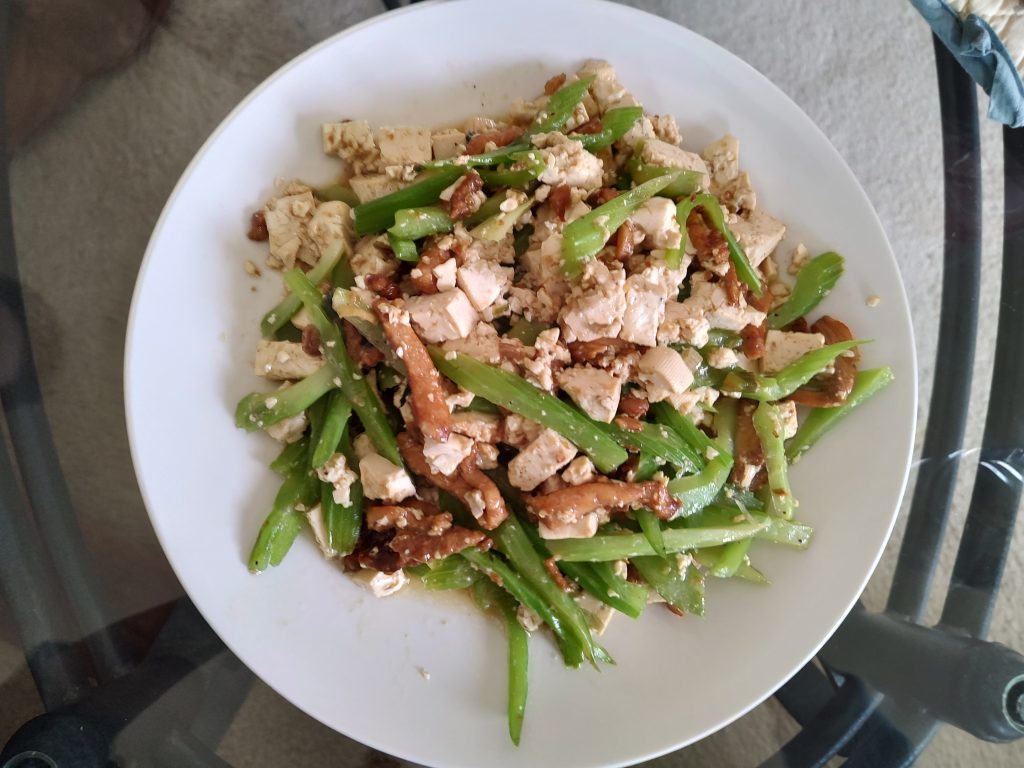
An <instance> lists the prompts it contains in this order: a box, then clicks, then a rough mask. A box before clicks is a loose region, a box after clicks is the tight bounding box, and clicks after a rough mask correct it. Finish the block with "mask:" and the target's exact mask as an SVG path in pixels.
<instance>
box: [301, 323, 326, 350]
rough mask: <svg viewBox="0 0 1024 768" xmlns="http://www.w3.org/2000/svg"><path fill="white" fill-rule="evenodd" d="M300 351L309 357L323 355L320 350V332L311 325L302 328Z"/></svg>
mask: <svg viewBox="0 0 1024 768" xmlns="http://www.w3.org/2000/svg"><path fill="white" fill-rule="evenodd" d="M302 351H303V352H305V353H306V354H307V355H309V356H310V357H323V352H322V351H321V350H320V333H319V331H317V329H316V328H314V327H313V326H312V325H307V326H306V327H305V328H303V329H302Z"/></svg>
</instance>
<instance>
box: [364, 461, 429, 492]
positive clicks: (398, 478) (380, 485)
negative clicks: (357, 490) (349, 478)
mask: <svg viewBox="0 0 1024 768" xmlns="http://www.w3.org/2000/svg"><path fill="white" fill-rule="evenodd" d="M359 477H360V478H361V479H362V481H363V493H364V494H365V495H366V497H367V498H369V499H381V500H382V501H391V502H398V501H401V500H402V499H407V498H409V497H410V496H412V495H413V494H415V493H416V488H415V486H413V484H412V478H411V477H409V473H408V472H406V471H405V470H404V469H402V468H401V467H399V466H397V465H396V464H392V463H391V462H390V461H388V460H387V459H385V458H384V457H383V456H381V455H380V454H377V453H370V454H367V455H366V456H364V457H363V458H361V459H360V460H359Z"/></svg>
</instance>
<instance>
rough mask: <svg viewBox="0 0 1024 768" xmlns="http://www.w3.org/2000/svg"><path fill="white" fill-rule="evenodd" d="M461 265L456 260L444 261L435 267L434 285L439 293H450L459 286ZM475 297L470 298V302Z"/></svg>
mask: <svg viewBox="0 0 1024 768" xmlns="http://www.w3.org/2000/svg"><path fill="white" fill-rule="evenodd" d="M458 269H459V263H458V262H457V261H456V260H455V259H448V260H446V261H442V262H441V263H440V264H438V265H437V266H436V267H434V283H435V285H437V290H439V291H450V290H452V288H454V287H455V286H456V285H457V284H458V278H457V276H456V275H457V272H458ZM472 300H473V297H472V296H471V297H470V301H472Z"/></svg>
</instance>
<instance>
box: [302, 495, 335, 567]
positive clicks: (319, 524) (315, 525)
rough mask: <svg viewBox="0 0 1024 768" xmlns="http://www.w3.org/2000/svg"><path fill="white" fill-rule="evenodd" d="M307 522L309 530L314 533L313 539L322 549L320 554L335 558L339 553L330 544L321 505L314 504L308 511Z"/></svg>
mask: <svg viewBox="0 0 1024 768" xmlns="http://www.w3.org/2000/svg"><path fill="white" fill-rule="evenodd" d="M306 520H307V521H308V522H309V529H310V530H311V531H313V539H314V540H315V541H316V545H317V547H318V548H319V549H320V554H322V555H323V556H324V557H334V556H335V555H337V554H338V553H337V551H336V550H335V549H334V548H333V547H331V545H330V544H329V543H328V536H327V526H326V525H325V524H324V512H323V509H322V508H321V507H320V505H319V504H314V505H313V506H312V507H310V508H309V509H307V510H306Z"/></svg>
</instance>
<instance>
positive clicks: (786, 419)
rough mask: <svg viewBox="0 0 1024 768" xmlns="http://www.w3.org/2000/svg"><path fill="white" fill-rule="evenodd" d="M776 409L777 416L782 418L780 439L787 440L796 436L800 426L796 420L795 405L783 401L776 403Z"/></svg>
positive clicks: (788, 401)
mask: <svg viewBox="0 0 1024 768" xmlns="http://www.w3.org/2000/svg"><path fill="white" fill-rule="evenodd" d="M776 407H777V408H778V409H779V416H781V417H782V439H783V440H789V438H791V437H793V435H795V434H796V430H797V428H798V427H799V426H800V424H799V422H798V421H797V418H796V403H794V402H793V401H792V400H784V401H783V402H781V403H776Z"/></svg>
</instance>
